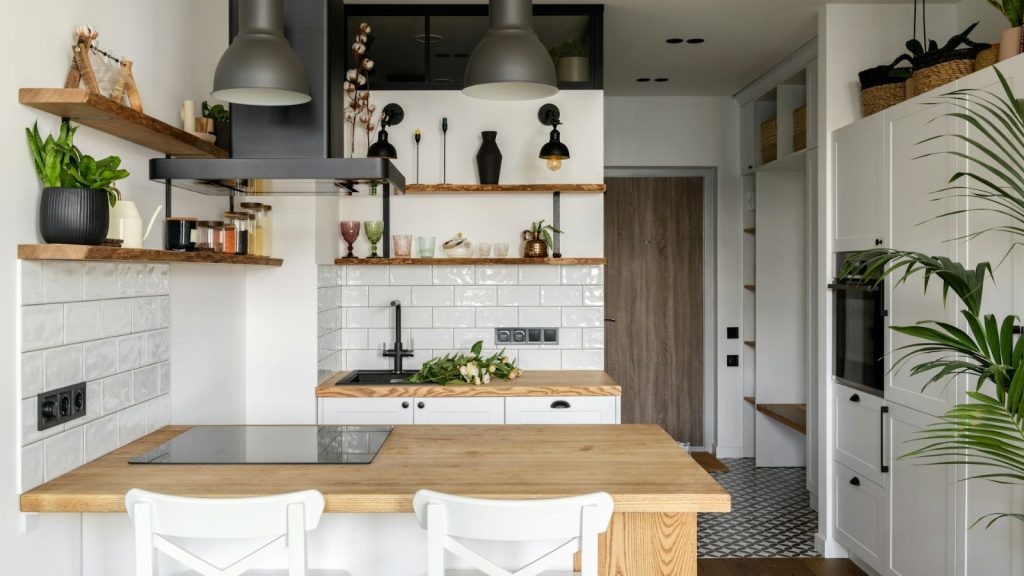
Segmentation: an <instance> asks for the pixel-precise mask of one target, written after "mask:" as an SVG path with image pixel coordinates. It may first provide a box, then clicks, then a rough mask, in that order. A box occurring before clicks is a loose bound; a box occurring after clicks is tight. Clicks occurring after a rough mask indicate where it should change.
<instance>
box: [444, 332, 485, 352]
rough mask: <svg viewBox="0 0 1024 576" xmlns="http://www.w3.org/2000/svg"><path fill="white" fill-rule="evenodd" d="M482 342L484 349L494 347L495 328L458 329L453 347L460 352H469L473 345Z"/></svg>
mask: <svg viewBox="0 0 1024 576" xmlns="http://www.w3.org/2000/svg"><path fill="white" fill-rule="evenodd" d="M480 341H482V342H483V343H484V348H493V347H494V329H493V328H456V329H455V330H454V340H453V342H452V347H454V348H456V349H458V350H468V349H469V348H470V347H472V346H473V344H476V343H477V342H480Z"/></svg>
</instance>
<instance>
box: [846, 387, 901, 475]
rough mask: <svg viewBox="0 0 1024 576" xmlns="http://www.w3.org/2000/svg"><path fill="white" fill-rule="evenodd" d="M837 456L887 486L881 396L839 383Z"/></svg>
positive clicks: (851, 467) (856, 469)
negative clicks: (883, 469)
mask: <svg viewBox="0 0 1024 576" xmlns="http://www.w3.org/2000/svg"><path fill="white" fill-rule="evenodd" d="M834 404H835V459H836V461H838V462H840V463H841V464H843V465H844V466H846V467H848V468H850V469H851V470H853V471H854V472H856V473H857V474H860V475H861V476H863V477H865V478H867V479H868V480H871V481H872V482H874V483H875V484H879V485H881V486H886V485H887V482H888V474H886V473H884V472H882V464H883V462H882V454H883V452H882V406H883V404H884V401H883V400H882V399H881V398H879V397H878V396H873V395H871V394H868V393H866V392H860V391H858V390H855V389H853V388H849V387H846V386H843V385H841V384H836V385H835V399H834Z"/></svg>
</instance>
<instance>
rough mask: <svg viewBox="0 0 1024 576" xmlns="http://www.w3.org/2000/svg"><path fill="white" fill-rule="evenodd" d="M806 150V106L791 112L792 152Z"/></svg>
mask: <svg viewBox="0 0 1024 576" xmlns="http://www.w3.org/2000/svg"><path fill="white" fill-rule="evenodd" d="M804 148H807V106H801V107H799V108H797V109H796V110H793V151H794V152H799V151H800V150H803V149H804Z"/></svg>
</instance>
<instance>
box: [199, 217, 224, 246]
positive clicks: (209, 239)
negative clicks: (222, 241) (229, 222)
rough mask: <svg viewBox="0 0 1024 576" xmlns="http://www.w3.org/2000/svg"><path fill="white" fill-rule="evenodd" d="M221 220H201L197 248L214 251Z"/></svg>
mask: <svg viewBox="0 0 1024 576" xmlns="http://www.w3.org/2000/svg"><path fill="white" fill-rule="evenodd" d="M218 224H220V222H218V221H216V220H200V221H199V225H198V230H199V233H198V235H197V237H196V250H199V251H201V252H214V251H215V248H214V247H215V245H216V228H217V225H218Z"/></svg>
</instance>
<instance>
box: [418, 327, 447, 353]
mask: <svg viewBox="0 0 1024 576" xmlns="http://www.w3.org/2000/svg"><path fill="white" fill-rule="evenodd" d="M410 337H411V338H412V342H413V344H412V346H414V347H415V349H417V350H419V349H431V348H451V347H452V331H451V329H448V328H414V329H413V330H412V333H411V334H410Z"/></svg>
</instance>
